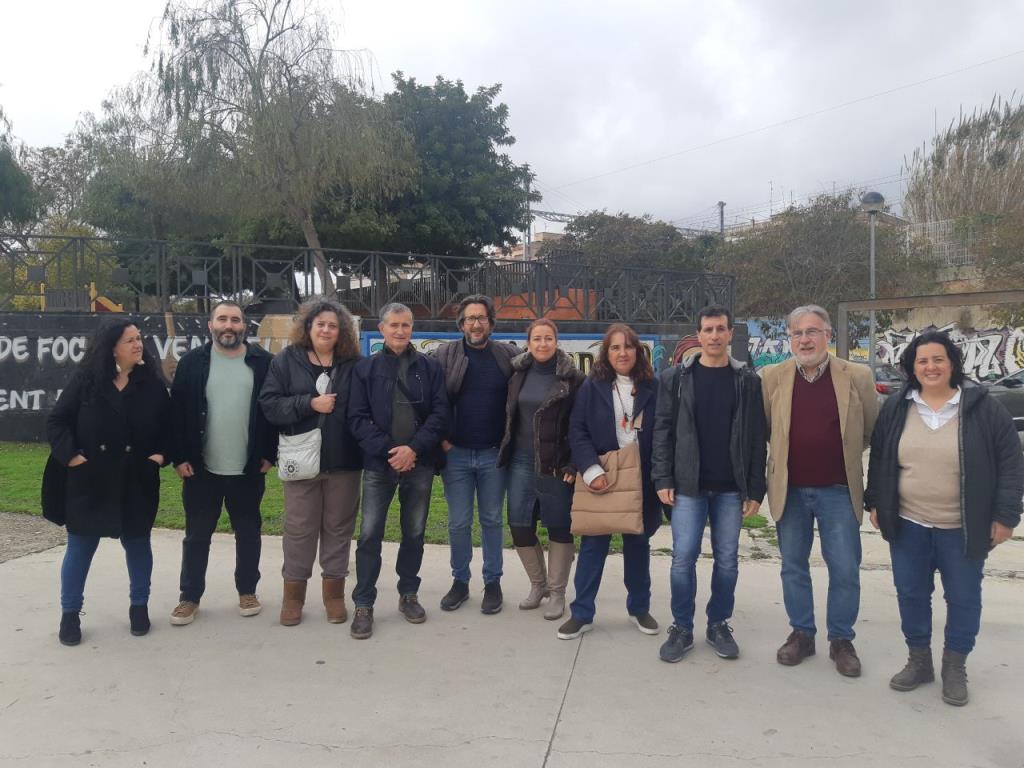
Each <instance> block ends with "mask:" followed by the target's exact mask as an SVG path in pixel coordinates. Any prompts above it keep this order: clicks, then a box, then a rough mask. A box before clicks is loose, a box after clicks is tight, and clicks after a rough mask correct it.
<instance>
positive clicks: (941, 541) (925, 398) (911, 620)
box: [864, 331, 1024, 706]
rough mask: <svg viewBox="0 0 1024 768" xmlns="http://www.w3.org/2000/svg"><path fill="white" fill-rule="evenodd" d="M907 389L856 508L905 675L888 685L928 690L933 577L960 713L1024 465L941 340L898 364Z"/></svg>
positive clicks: (933, 335)
mask: <svg viewBox="0 0 1024 768" xmlns="http://www.w3.org/2000/svg"><path fill="white" fill-rule="evenodd" d="M901 362H902V366H903V371H904V372H905V373H906V374H907V383H906V385H905V386H904V388H903V391H902V392H901V393H900V394H899V395H893V396H891V397H890V398H889V399H888V400H886V402H885V405H884V406H883V407H882V412H881V413H880V414H879V416H878V422H877V423H876V424H875V431H874V434H873V436H872V438H871V460H870V464H869V466H868V487H867V490H866V491H865V493H864V505H865V506H866V507H867V508H868V509H869V510H870V513H871V523H872V524H873V525H874V526H875V528H878V529H880V530H881V532H882V536H883V538H885V540H886V541H888V542H889V551H890V554H891V556H892V578H893V582H894V583H895V585H896V596H897V599H898V601H899V608H900V621H901V624H902V629H903V637H904V639H905V641H906V643H907V648H908V649H909V658H908V659H907V663H906V666H904V668H903V669H902V670H901V671H899V672H898V673H896V674H895V675H894V676H893V678H892V679H891V680H890V681H889V687H891V688H892V689H894V690H897V691H910V690H913V689H914V688H917V687H918V686H919V685H921V684H922V683H930V682H932V681H933V680H934V679H935V672H934V668H933V666H932V649H931V640H932V590H933V589H934V587H935V571H938V572H939V574H940V575H941V576H942V587H943V592H944V594H945V598H946V630H945V640H944V644H943V652H942V698H943V700H944V701H945V702H946V703H947V704H953V705H954V706H963V705H964V704H966V703H967V699H968V695H967V671H966V662H967V655H968V654H969V653H970V652H971V651H972V650H973V649H974V642H975V638H976V637H977V635H978V630H979V628H980V626H981V580H982V575H983V568H984V565H985V558H986V557H987V556H988V553H989V552H990V551H991V550H992V549H993V548H994V547H996V546H998V545H999V544H1001V543H1003V542H1004V541H1006V540H1007V539H1009V538H1010V536H1012V535H1013V529H1014V528H1015V527H1016V526H1017V525H1018V524H1019V523H1020V516H1021V495H1022V494H1024V460H1022V457H1021V449H1020V443H1019V442H1018V440H1017V433H1016V430H1015V429H1014V424H1013V419H1012V418H1011V417H1010V414H1009V413H1008V412H1007V410H1006V408H1004V407H1003V405H1002V403H1000V402H998V401H997V400H995V398H993V397H992V396H991V395H989V393H988V390H987V389H985V388H984V387H982V386H978V385H977V384H974V383H973V382H971V381H968V380H967V379H965V378H964V373H963V362H962V361H961V359H960V351H959V350H958V349H957V348H956V345H955V344H954V343H953V341H952V340H951V339H950V338H949V335H948V334H946V333H942V332H941V331H928V332H926V333H922V334H921V335H920V336H918V337H917V338H915V339H914V340H913V341H912V342H910V344H909V345H907V348H906V350H905V351H904V352H903V355H902V360H901Z"/></svg>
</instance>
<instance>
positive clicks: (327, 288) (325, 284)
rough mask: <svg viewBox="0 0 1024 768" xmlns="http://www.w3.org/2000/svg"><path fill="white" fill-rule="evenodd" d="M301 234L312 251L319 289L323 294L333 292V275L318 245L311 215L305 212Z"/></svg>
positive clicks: (322, 250) (326, 294) (318, 241)
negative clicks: (318, 278)
mask: <svg viewBox="0 0 1024 768" xmlns="http://www.w3.org/2000/svg"><path fill="white" fill-rule="evenodd" d="M302 234H303V235H305V236H306V245H308V246H309V248H310V250H312V251H313V263H314V264H315V265H316V271H317V273H318V274H319V275H320V290H321V292H322V293H323V294H324V295H325V296H329V295H330V294H332V293H334V289H335V283H334V275H333V274H332V273H331V271H330V269H328V267H327V259H326V258H325V257H324V249H323V246H322V245H320V235H319V234H317V231H316V225H315V224H313V217H312V216H310V215H309V214H308V213H306V214H305V215H304V216H303V217H302Z"/></svg>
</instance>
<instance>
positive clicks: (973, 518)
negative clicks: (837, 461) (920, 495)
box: [864, 381, 1024, 560]
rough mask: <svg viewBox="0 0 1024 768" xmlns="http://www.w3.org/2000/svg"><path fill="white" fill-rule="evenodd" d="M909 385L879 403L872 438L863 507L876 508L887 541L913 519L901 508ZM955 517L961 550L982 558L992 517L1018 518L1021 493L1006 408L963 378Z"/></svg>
mask: <svg viewBox="0 0 1024 768" xmlns="http://www.w3.org/2000/svg"><path fill="white" fill-rule="evenodd" d="M909 391H910V385H909V384H907V385H905V386H904V387H903V390H902V391H901V392H900V394H899V395H892V396H890V397H889V398H888V399H887V400H886V401H885V405H883V406H882V412H881V413H880V414H879V416H878V422H877V423H876V424H875V432H874V435H873V436H872V438H871V457H870V460H869V462H868V487H867V490H865V492H864V507H865V508H866V509H876V510H877V511H878V527H879V529H880V530H881V532H882V537H883V538H884V539H885V540H886V541H892V540H893V538H895V536H896V533H897V531H898V530H899V526H901V525H914V523H911V522H908V521H906V520H904V519H902V518H901V517H900V516H899V513H900V464H899V448H900V438H901V437H902V436H903V429H904V427H905V425H906V422H907V409H908V408H911V407H913V405H914V404H913V401H911V400H908V399H907V393H908V392H909ZM959 416H960V419H959V429H958V437H959V444H960V448H959V451H960V520H961V526H962V527H963V531H964V549H965V551H964V554H965V555H967V557H970V558H973V559H982V560H983V559H985V557H987V556H988V553H989V550H991V548H992V546H991V529H992V523H993V521H995V522H999V523H1002V524H1003V525H1005V526H1007V527H1008V528H1016V527H1017V525H1018V524H1019V523H1020V516H1021V497H1022V496H1024V457H1022V455H1021V446H1020V440H1019V439H1018V437H1017V431H1016V429H1015V427H1014V424H1013V418H1012V417H1011V416H1010V414H1009V412H1008V411H1007V410H1006V408H1005V407H1004V406H1003V404H1002V403H1000V402H999V401H998V400H996V399H995V398H994V397H992V396H991V395H990V394H989V392H988V390H987V389H985V388H984V387H982V386H979V385H977V384H974V383H973V382H970V381H965V382H964V384H963V393H962V395H961V397H960V412H959Z"/></svg>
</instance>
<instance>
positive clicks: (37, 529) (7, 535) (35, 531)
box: [0, 512, 67, 563]
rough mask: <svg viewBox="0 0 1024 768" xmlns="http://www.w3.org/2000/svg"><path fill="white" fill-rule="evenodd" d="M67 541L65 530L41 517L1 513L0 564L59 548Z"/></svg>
mask: <svg viewBox="0 0 1024 768" xmlns="http://www.w3.org/2000/svg"><path fill="white" fill-rule="evenodd" d="M65 541H67V535H66V534H65V533H64V529H63V528H58V527H57V526H56V525H54V524H53V523H51V522H49V521H47V520H44V519H43V518H41V517H36V516H35V515H15V514H11V513H9V512H0V563H3V562H5V561H7V560H13V559H14V558H16V557H22V556H24V555H31V554H32V553H33V552H42V551H43V550H44V549H50V548H51V547H59V546H61V545H62V544H64V542H65Z"/></svg>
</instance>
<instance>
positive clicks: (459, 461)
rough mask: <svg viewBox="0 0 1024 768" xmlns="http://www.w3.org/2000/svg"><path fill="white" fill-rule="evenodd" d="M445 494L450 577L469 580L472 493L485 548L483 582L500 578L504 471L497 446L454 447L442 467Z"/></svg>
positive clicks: (471, 547)
mask: <svg viewBox="0 0 1024 768" xmlns="http://www.w3.org/2000/svg"><path fill="white" fill-rule="evenodd" d="M443 476H444V497H445V500H446V501H447V502H448V542H449V544H450V546H451V564H452V577H453V578H455V579H457V580H458V581H462V582H468V581H469V578H470V571H469V564H470V562H471V561H472V559H473V496H474V493H475V495H476V501H477V508H478V510H479V515H480V541H481V544H482V545H483V551H484V570H483V574H484V584H491V583H492V582H495V581H499V580H500V579H501V567H502V546H503V545H504V543H505V532H504V520H503V519H502V512H503V509H504V506H505V486H506V484H507V482H506V477H507V473H506V471H505V469H504V468H499V467H498V449H497V448H496V447H495V448H485V449H482V450H477V449H473V448H459V447H458V446H456V447H453V448H452V449H451V450H450V451H448V454H447V462H446V464H445V468H444V475H443Z"/></svg>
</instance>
